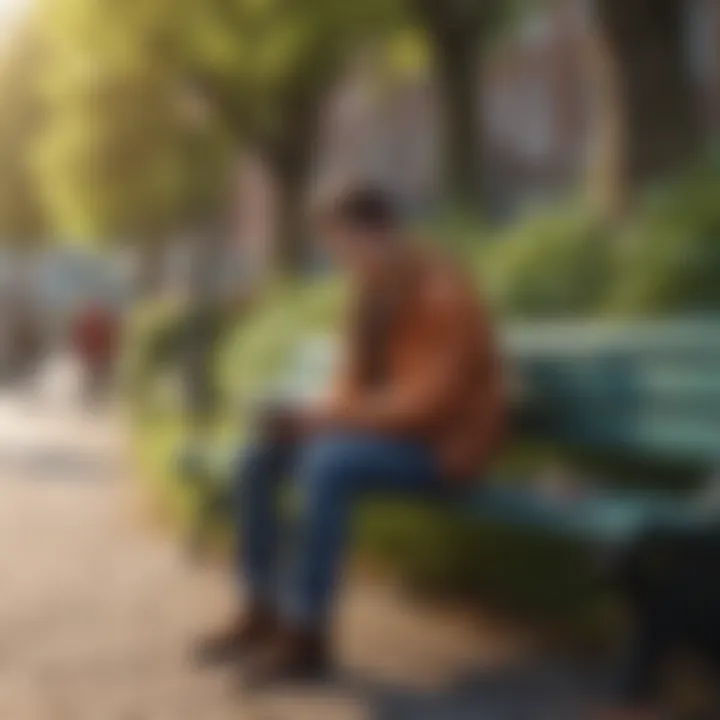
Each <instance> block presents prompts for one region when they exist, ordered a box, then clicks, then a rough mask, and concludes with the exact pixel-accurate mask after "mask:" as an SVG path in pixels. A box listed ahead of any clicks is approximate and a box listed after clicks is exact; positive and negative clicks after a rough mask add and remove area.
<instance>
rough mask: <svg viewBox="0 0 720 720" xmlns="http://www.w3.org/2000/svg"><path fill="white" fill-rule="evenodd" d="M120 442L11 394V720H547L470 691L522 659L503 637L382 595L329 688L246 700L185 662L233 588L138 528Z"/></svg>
mask: <svg viewBox="0 0 720 720" xmlns="http://www.w3.org/2000/svg"><path fill="white" fill-rule="evenodd" d="M43 418H44V419H43ZM118 428H119V424H118V423H117V422H116V421H114V420H112V419H110V418H104V419H98V418H91V417H88V416H87V415H83V414H81V413H79V412H77V411H72V410H70V409H68V407H67V406H65V405H62V404H60V405H53V406H50V407H48V406H45V405H43V404H42V403H39V404H38V402H37V401H27V400H17V399H12V398H7V397H2V396H0V718H1V719H2V720H30V719H32V720H200V719H202V720H220V719H225V718H234V719H242V718H262V719H263V720H269V719H271V718H273V719H274V718H277V719H278V720H282V719H284V718H288V719H292V720H302V718H305V717H307V718H312V719H313V720H314V719H315V718H329V719H330V720H334V719H335V718H338V719H341V718H344V717H351V718H352V717H373V718H375V717H376V718H395V717H397V718H402V719H403V720H404V719H405V718H408V719H409V720H414V719H415V718H419V719H420V718H432V720H436V719H438V718H442V719H443V720H454V719H455V718H458V720H464V718H471V717H472V718H488V719H489V720H491V719H492V718H514V717H518V718H520V717H523V718H524V717H527V718H529V719H530V720H539V719H540V718H543V717H546V716H545V715H544V714H537V713H534V714H530V715H520V714H517V715H516V714H507V713H506V712H505V711H503V712H502V713H500V714H494V711H493V709H492V708H493V703H494V704H495V705H494V706H495V708H496V709H497V708H499V707H500V705H498V702H501V701H500V700H498V698H500V697H501V696H502V693H501V694H500V695H498V693H499V692H501V690H499V688H500V689H501V688H502V687H505V685H507V682H506V681H503V680H502V678H498V680H497V683H496V684H494V685H488V684H487V683H488V680H487V677H486V676H485V675H484V674H483V675H482V679H480V680H477V679H472V678H473V677H474V678H477V677H478V675H477V673H481V674H482V673H483V672H484V669H487V668H490V667H495V668H496V667H497V664H498V657H499V653H500V654H503V653H504V651H505V650H507V653H508V654H510V653H511V652H512V646H513V643H508V642H507V636H505V637H504V638H502V641H501V639H500V638H498V637H495V638H493V637H492V634H491V633H490V631H489V629H487V628H485V629H482V628H477V626H475V625H473V626H471V625H469V624H468V623H467V622H462V621H460V620H457V619H452V620H451V619H450V618H448V617H447V616H446V615H445V614H441V613H433V612H430V611H428V610H424V611H422V612H421V611H419V610H415V609H411V608H410V607H408V605H407V603H405V602H403V601H401V600H399V599H398V598H397V597H396V596H394V595H393V593H392V592H391V591H390V590H389V589H385V588H378V587H353V588H352V590H351V591H349V592H348V593H347V595H348V597H347V601H346V602H344V603H343V612H342V614H341V619H340V657H341V663H342V670H341V675H340V680H339V681H338V682H337V683H335V684H334V685H333V686H332V687H326V688H320V689H317V688H316V689H314V690H308V691H306V692H304V693H300V692H299V691H297V690H296V691H288V692H286V693H280V692H275V693H272V694H266V695H264V696H261V695H259V696H255V697H248V696H244V695H242V693H239V691H238V690H237V688H236V683H235V682H234V678H233V673H232V672H231V671H227V672H207V671H199V670H198V669H197V668H195V667H193V665H192V663H191V662H190V660H189V653H188V651H189V649H190V648H191V647H192V643H193V641H194V640H195V639H196V638H197V637H198V635H199V634H201V633H202V632H204V631H206V630H208V629H209V628H212V627H213V626H214V624H216V623H217V622H219V621H220V620H221V619H222V618H223V617H224V616H225V613H226V612H227V611H228V609H229V607H230V604H231V600H232V595H233V592H232V587H231V579H230V578H229V577H228V573H227V572H226V571H225V570H224V569H223V568H199V567H197V566H196V565H193V564H191V563H188V561H187V560H186V559H185V558H184V557H183V554H182V552H181V550H180V548H179V547H178V544H177V542H176V541H175V540H174V539H173V538H168V537H163V536H159V535H158V534H153V533H152V532H149V531H148V529H147V528H143V527H142V526H141V525H140V524H139V523H138V522H137V519H136V514H135V513H134V511H133V502H132V492H131V491H130V488H132V487H133V483H132V482H129V480H130V477H129V473H128V471H127V467H126V466H125V464H124V461H123V459H124V452H123V439H122V437H121V433H120V432H119V429H118ZM488 677H489V676H488ZM458 678H465V681H464V682H465V685H463V682H460V683H459V684H458ZM503 682H505V685H503ZM527 682H528V683H529V685H528V688H529V689H528V688H525V689H520V690H519V691H518V689H517V687H515V688H514V689H513V686H512V685H508V686H507V688H506V690H505V695H506V696H507V697H506V698H505V700H502V702H501V704H502V703H505V704H504V705H502V707H503V708H504V709H505V710H507V707H508V705H507V703H508V702H512V701H513V698H514V699H515V700H519V699H522V703H523V705H525V706H526V708H527V704H526V701H527V702H530V703H531V704H532V702H533V701H532V699H531V698H530V694H529V693H530V691H531V690H532V688H533V687H535V685H536V684H537V678H535V677H534V676H533V678H529V679H528V680H527ZM451 685H452V687H453V689H452V690H448V688H450V687H451ZM543 687H545V686H543ZM463 688H464V690H463ZM468 688H471V689H472V692H469V690H468ZM478 688H490V690H491V692H490V694H489V695H487V698H490V700H488V699H483V697H485V696H483V697H478V696H477V690H478ZM463 692H464V694H463ZM526 696H527V697H526ZM458 698H460V699H459V700H458ZM463 698H464V699H463ZM493 698H494V700H493ZM413 708H414V709H413ZM479 708H483V711H482V712H479ZM535 709H536V710H537V709H538V706H537V705H535ZM549 712H553V711H552V710H549ZM466 713H468V714H466ZM547 717H548V718H550V717H551V718H552V720H560V718H561V717H564V716H562V715H560V714H558V712H557V709H556V710H555V711H554V714H552V715H547ZM567 717H573V718H574V717H576V716H567Z"/></svg>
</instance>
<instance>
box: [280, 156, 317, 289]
mask: <svg viewBox="0 0 720 720" xmlns="http://www.w3.org/2000/svg"><path fill="white" fill-rule="evenodd" d="M307 174H308V173H306V172H304V171H301V169H300V168H286V167H282V166H278V167H276V168H275V170H274V182H275V221H274V230H273V239H272V271H273V274H275V275H276V276H278V277H283V278H287V277H293V276H296V275H298V274H300V273H301V272H302V270H303V269H304V267H305V266H306V264H307V261H308V259H309V248H308V246H307V237H308V229H307V226H306V211H305V204H306V197H305V193H306V189H307V182H306V178H307Z"/></svg>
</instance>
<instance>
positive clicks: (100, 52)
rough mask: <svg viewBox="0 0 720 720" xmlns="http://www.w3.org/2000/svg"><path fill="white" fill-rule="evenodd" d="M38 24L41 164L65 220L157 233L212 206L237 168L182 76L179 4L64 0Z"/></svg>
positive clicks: (59, 218) (122, 235) (83, 231)
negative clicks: (42, 57) (44, 118)
mask: <svg viewBox="0 0 720 720" xmlns="http://www.w3.org/2000/svg"><path fill="white" fill-rule="evenodd" d="M41 21H42V32H43V38H44V41H45V48H46V63H45V66H44V67H45V69H44V73H43V83H42V91H43V94H44V97H45V102H46V105H47V110H48V113H49V115H50V117H51V119H52V121H51V122H50V123H49V127H48V128H47V132H46V133H44V135H43V137H42V138H41V142H40V143H39V144H38V147H37V150H36V152H35V165H36V169H37V178H38V182H39V184H40V187H41V188H42V191H43V194H44V197H45V198H46V201H47V204H48V206H49V208H50V210H51V211H52V215H53V219H54V221H55V225H56V226H57V229H58V230H59V231H60V232H62V233H65V234H68V235H72V236H90V237H94V238H96V237H101V238H109V239H120V240H127V239H131V240H135V239H137V238H147V237H151V238H155V237H162V236H163V235H166V234H169V233H171V232H172V231H174V230H175V229H176V228H177V227H178V226H179V225H181V224H182V223H183V222H187V221H188V220H189V219H191V218H194V217H196V216H197V215H198V214H201V213H202V212H203V211H205V212H206V213H207V212H208V207H212V204H213V202H215V203H216V202H217V200H216V197H215V196H216V195H217V193H218V192H219V187H220V186H221V183H222V179H223V176H224V173H225V172H227V170H228V156H227V153H226V138H225V137H224V136H223V134H222V132H221V131H220V127H219V125H218V124H217V123H216V122H214V119H213V117H212V115H211V114H209V113H203V112H201V109H199V108H197V107H193V106H192V105H191V100H190V99H189V98H188V97H187V94H186V92H185V89H184V87H183V85H182V83H181V82H180V78H179V75H178V69H177V66H176V63H175V62H174V61H173V58H174V53H173V48H174V47H175V46H176V45H177V35H178V32H179V31H178V28H177V23H176V22H175V15H174V13H173V6H172V4H171V3H170V4H169V3H167V2H163V0H154V1H153V2H149V3H146V4H145V3H143V4H142V6H140V5H137V4H136V5H128V4H127V3H124V4H118V5H112V4H107V3H101V2H97V0H63V2H59V3H52V4H49V5H47V6H45V12H44V14H43V15H42V16H41ZM90 58H91V59H92V60H91V61H89V59H90Z"/></svg>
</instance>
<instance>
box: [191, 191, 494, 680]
mask: <svg viewBox="0 0 720 720" xmlns="http://www.w3.org/2000/svg"><path fill="white" fill-rule="evenodd" d="M318 224H319V229H320V231H321V234H322V236H323V238H324V239H325V243H326V249H327V250H328V251H329V253H330V254H331V256H332V258H333V259H334V260H335V261H336V262H337V264H338V265H339V266H340V267H341V268H342V269H344V270H345V271H346V272H347V274H348V276H349V279H350V281H351V287H352V290H353V297H354V301H353V303H352V308H353V309H352V312H351V314H350V317H349V319H348V323H347V333H346V341H345V357H344V361H343V363H342V366H341V368H340V370H339V372H338V377H337V378H336V381H335V383H334V388H333V391H332V392H331V394H330V395H331V396H330V398H329V400H327V401H326V402H323V403H318V404H316V405H314V406H312V407H307V408H299V409H289V410H284V411H282V412H274V413H271V414H270V415H269V416H268V417H266V418H264V423H263V426H262V428H261V440H260V442H259V443H258V444H256V445H255V446H254V447H252V448H250V449H249V450H248V451H247V452H246V453H245V454H244V456H243V458H242V459H241V461H240V463H239V465H238V467H237V473H236V480H237V498H236V500H237V508H236V509H237V520H238V522H237V528H238V539H239V544H238V546H239V558H238V559H239V566H238V569H239V574H240V575H241V578H242V580H243V585H244V587H246V588H247V590H248V593H249V598H248V600H249V602H248V607H247V608H246V609H245V611H244V612H242V613H240V614H239V616H238V617H237V619H236V620H235V621H234V622H233V623H232V625H231V627H230V628H229V629H228V630H227V631H225V632H223V633H221V634H220V635H219V636H217V637H213V638H210V639H209V640H208V641H206V642H205V643H203V644H202V646H201V648H200V658H201V659H202V660H204V661H221V660H226V659H230V658H237V657H240V656H243V655H246V654H247V653H252V658H251V663H250V666H249V676H250V677H251V678H252V679H253V680H255V681H261V680H272V679H279V678H286V677H288V676H290V677H308V676H315V675H317V674H320V673H322V672H323V671H324V670H325V668H326V667H327V664H328V661H329V643H328V626H329V622H330V616H331V610H332V601H333V597H334V588H335V587H336V584H337V580H338V577H339V575H340V570H341V566H342V557H343V549H344V540H345V537H346V534H347V526H348V519H349V517H350V513H351V510H352V508H353V506H354V504H355V502H356V500H357V498H358V497H359V496H360V495H363V494H366V493H372V492H394V493H406V494H410V495H413V494H415V495H418V494H424V495H431V496H432V495H433V494H440V495H442V494H445V493H448V492H450V490H451V489H453V488H454V489H457V488H462V487H463V486H466V485H468V483H470V482H472V481H473V479H474V478H476V477H477V476H478V473H479V472H481V471H482V470H483V469H484V468H485V467H486V465H487V463H488V462H489V460H490V459H491V457H492V455H493V453H494V451H495V450H496V448H497V446H498V443H499V440H500V437H501V435H502V428H503V424H504V423H503V415H504V411H503V401H502V394H501V382H500V363H499V360H498V356H497V353H496V348H495V343H494V340H493V335H492V332H491V329H490V325H489V322H488V318H487V315H486V313H485V311H484V309H483V307H482V305H481V303H480V301H479V299H478V297H477V294H476V291H475V288H474V284H473V282H472V281H471V280H470V279H469V278H466V277H465V276H464V274H463V273H462V272H461V271H460V270H458V269H457V268H455V267H454V266H453V265H452V264H451V263H449V262H447V261H446V260H445V259H444V258H441V257H439V256H438V255H436V254H435V253H434V252H431V251H430V250H427V249H421V248H419V247H417V246H416V245H415V244H414V243H413V242H412V241H411V239H410V238H409V237H408V236H407V235H406V233H405V232H404V231H403V229H402V227H401V224H400V222H399V221H398V218H397V217H396V213H395V208H394V206H393V204H392V202H391V201H390V200H389V198H388V197H387V196H386V195H385V194H384V193H383V192H381V191H379V190H377V189H374V188H358V189H354V190H352V191H350V192H348V193H345V194H343V195H341V196H340V197H338V198H335V199H333V200H332V202H330V203H329V204H326V205H325V206H323V207H322V208H321V209H320V211H319V214H318ZM287 477H293V478H294V479H295V481H296V482H297V483H299V484H300V486H301V489H302V491H303V497H304V503H303V505H302V508H301V511H300V518H299V527H298V528H297V530H298V531H299V534H298V536H297V540H296V542H295V543H293V547H292V548H291V550H292V555H291V559H290V560H291V562H290V563H289V568H290V570H289V577H288V578H287V582H283V583H278V572H277V571H278V567H280V563H279V559H278V555H279V550H280V548H279V546H278V541H277V536H278V532H277V530H278V517H277V510H276V505H275V498H276V488H277V486H278V484H279V483H280V482H281V481H282V480H283V479H285V478H287Z"/></svg>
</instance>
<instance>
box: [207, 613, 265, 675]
mask: <svg viewBox="0 0 720 720" xmlns="http://www.w3.org/2000/svg"><path fill="white" fill-rule="evenodd" d="M276 631H277V617H276V615H275V613H274V612H273V611H272V610H269V609H268V608H266V607H261V606H251V607H250V608H248V609H247V610H246V611H245V612H244V613H242V614H240V615H238V617H237V618H236V619H235V620H234V621H233V622H232V623H231V624H230V626H229V627H227V628H225V629H224V630H221V631H220V632H218V633H216V634H214V635H210V636H209V637H207V638H205V639H203V640H201V641H200V642H199V643H198V645H197V647H196V648H195V652H194V658H195V661H196V662H197V663H198V664H199V665H201V666H209V665H220V664H223V663H228V662H233V661H236V660H241V659H242V658H243V657H245V656H246V655H247V654H248V653H250V652H251V651H253V650H255V649H257V647H258V646H259V645H261V644H262V643H264V642H267V641H270V640H272V639H273V637H274V636H275V633H276Z"/></svg>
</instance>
